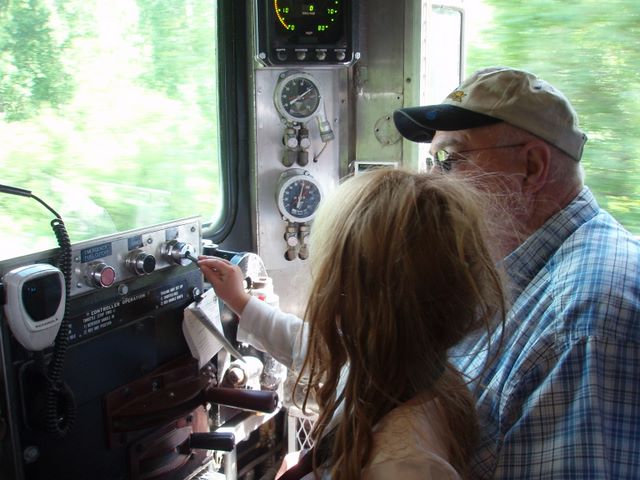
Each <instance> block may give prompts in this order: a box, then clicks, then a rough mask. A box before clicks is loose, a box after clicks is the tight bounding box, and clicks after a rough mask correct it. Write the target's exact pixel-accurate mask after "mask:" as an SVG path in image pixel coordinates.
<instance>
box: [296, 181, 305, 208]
mask: <svg viewBox="0 0 640 480" xmlns="http://www.w3.org/2000/svg"><path fill="white" fill-rule="evenodd" d="M303 193H304V182H302V184H301V185H300V193H299V194H298V201H297V202H296V209H297V210H300V207H301V206H302V194H303Z"/></svg>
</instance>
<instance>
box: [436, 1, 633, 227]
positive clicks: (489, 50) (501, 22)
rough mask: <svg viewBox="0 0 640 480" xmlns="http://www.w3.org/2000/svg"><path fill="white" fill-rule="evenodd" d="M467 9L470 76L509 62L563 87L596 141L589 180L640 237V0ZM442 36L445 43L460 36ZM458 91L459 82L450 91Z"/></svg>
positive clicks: (589, 154) (470, 4)
mask: <svg viewBox="0 0 640 480" xmlns="http://www.w3.org/2000/svg"><path fill="white" fill-rule="evenodd" d="M464 9H465V15H464V18H465V29H464V30H465V37H466V40H465V43H466V46H465V50H466V58H465V73H464V76H467V75H470V74H471V73H472V72H473V71H475V70H477V69H479V68H482V67H486V66H492V65H508V66H511V67H516V68H521V69H524V70H529V71H531V72H533V73H535V74H537V75H538V76H540V77H542V78H544V79H545V80H547V81H549V82H551V83H552V84H554V85H556V86H557V87H559V88H560V89H561V90H562V91H563V92H564V93H565V94H566V96H567V97H568V98H569V99H570V100H571V102H572V103H573V105H574V107H575V109H576V110H577V112H578V115H579V117H580V125H581V127H582V129H583V130H584V131H585V132H586V133H587V135H588V137H589V140H588V141H587V144H586V146H585V150H584V155H583V157H582V164H583V167H584V171H585V183H586V184H587V185H588V186H589V187H590V188H591V190H592V191H593V192H594V194H595V196H596V198H597V200H598V202H599V203H600V205H601V206H602V207H603V208H605V209H607V210H608V211H609V212H610V213H611V214H612V215H614V217H616V219H617V220H618V221H619V222H620V223H622V224H623V225H624V226H625V227H626V228H627V229H628V230H629V231H631V232H632V233H633V234H635V235H640V135H638V129H639V125H640V109H639V108H637V106H638V100H637V99H638V95H637V92H638V91H639V90H640V77H639V76H638V74H637V67H636V65H637V64H638V62H639V61H640V48H639V47H638V45H639V44H638V41H637V34H638V27H637V26H638V19H639V18H640V3H639V2H637V1H636V0H616V1H614V2H601V1H599V0H583V1H580V2H557V1H554V0H536V1H529V2H512V1H510V0H465V1H464ZM443 38H444V39H445V41H443V42H442V43H443V44H446V43H447V42H450V41H451V39H452V38H456V36H455V35H451V36H449V35H447V36H445V37H443ZM455 86H456V85H455V79H452V81H451V82H450V85H449V89H448V90H452V89H453V88H455ZM444 96H446V94H445V95H441V96H440V99H442V98H444ZM436 101H438V100H436Z"/></svg>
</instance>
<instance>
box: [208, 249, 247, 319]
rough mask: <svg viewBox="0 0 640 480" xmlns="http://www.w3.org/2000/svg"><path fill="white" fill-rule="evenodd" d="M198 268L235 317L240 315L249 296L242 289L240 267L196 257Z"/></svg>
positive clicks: (220, 259) (226, 261) (226, 262)
mask: <svg viewBox="0 0 640 480" xmlns="http://www.w3.org/2000/svg"><path fill="white" fill-rule="evenodd" d="M198 266H199V267H200V270H202V273H203V275H204V278H206V279H207V281H208V282H209V283H211V285H212V286H213V289H214V290H215V292H216V295H218V297H219V298H220V299H222V301H223V302H224V303H226V304H227V306H228V307H229V308H230V309H231V310H233V312H234V313H235V314H236V315H241V314H242V311H243V310H244V307H245V306H246V305H247V302H248V301H249V299H250V298H251V296H250V295H249V294H248V293H247V292H246V291H245V289H244V278H243V276H242V270H240V267H238V266H236V265H233V264H232V263H231V262H229V261H228V260H224V259H222V258H218V257H206V256H200V257H198Z"/></svg>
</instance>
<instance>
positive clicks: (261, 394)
mask: <svg viewBox="0 0 640 480" xmlns="http://www.w3.org/2000/svg"><path fill="white" fill-rule="evenodd" d="M204 398H205V400H206V401H208V402H213V403H218V404H220V405H225V406H228V407H233V408H239V409H242V410H253V411H256V412H263V413H271V412H273V411H275V410H276V408H278V393H277V392H274V391H271V390H248V389H244V388H223V387H211V388H208V389H207V390H205V391H204Z"/></svg>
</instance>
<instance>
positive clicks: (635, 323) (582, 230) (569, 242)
mask: <svg viewBox="0 0 640 480" xmlns="http://www.w3.org/2000/svg"><path fill="white" fill-rule="evenodd" d="M639 247H640V245H639V242H638V241H637V240H634V239H633V238H632V237H631V235H630V234H629V233H628V232H627V231H626V230H624V228H622V227H621V226H620V225H619V224H618V223H617V222H616V221H615V220H614V219H613V218H612V217H611V216H610V215H609V214H608V213H606V212H605V211H604V210H601V209H600V208H599V207H598V204H597V203H596V201H595V199H594V197H593V195H592V194H591V192H590V191H589V189H588V188H586V187H585V188H584V189H583V190H582V192H581V193H580V194H579V195H578V196H577V197H576V198H575V199H574V200H573V201H572V202H571V204H570V205H568V206H567V207H566V208H565V209H564V210H562V211H561V212H559V213H557V214H556V215H555V216H554V217H552V218H551V219H550V220H549V221H547V223H546V224H545V225H544V226H543V227H542V228H541V229H539V230H538V231H537V232H536V233H534V234H533V235H532V236H531V237H530V238H529V239H527V241H526V242H525V243H524V244H523V245H521V246H520V247H519V248H518V249H516V250H515V251H514V252H513V253H512V254H510V255H509V256H508V257H507V258H506V259H505V260H504V266H505V269H506V271H507V274H508V276H509V278H510V280H511V284H510V288H511V294H512V297H511V298H512V303H511V310H510V312H509V315H508V318H507V320H506V323H505V326H504V332H503V335H504V336H503V344H502V346H501V348H502V350H501V351H500V353H499V355H498V356H497V357H496V360H495V362H494V363H493V364H492V365H491V366H490V368H489V369H488V370H486V371H485V372H484V373H483V374H482V376H481V377H480V378H478V379H476V380H475V382H474V386H475V388H474V390H475V392H476V395H477V406H478V411H479V414H480V421H481V425H482V436H483V439H482V443H481V445H480V447H479V448H478V450H477V452H476V455H475V458H474V460H473V473H474V475H473V478H500V479H522V478H536V479H550V478H554V479H560V478H561V479H580V480H584V479H596V478H597V479H631V478H633V479H637V478H640V288H639V285H640V277H639V274H638V263H639V260H640V248H639ZM497 346H498V340H497V336H495V335H494V338H493V339H492V340H491V341H488V339H487V337H486V335H479V336H476V337H475V338H469V339H468V340H467V341H465V343H464V344H463V345H461V346H459V347H457V348H456V349H455V350H454V351H452V356H451V360H452V362H453V363H454V364H456V365H457V366H458V367H459V368H460V369H461V370H462V371H463V372H464V373H466V374H468V375H474V372H477V371H478V370H477V369H478V368H481V367H484V364H485V361H486V359H487V358H491V357H488V355H487V352H488V351H489V352H491V351H492V349H494V348H496V347H497Z"/></svg>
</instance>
